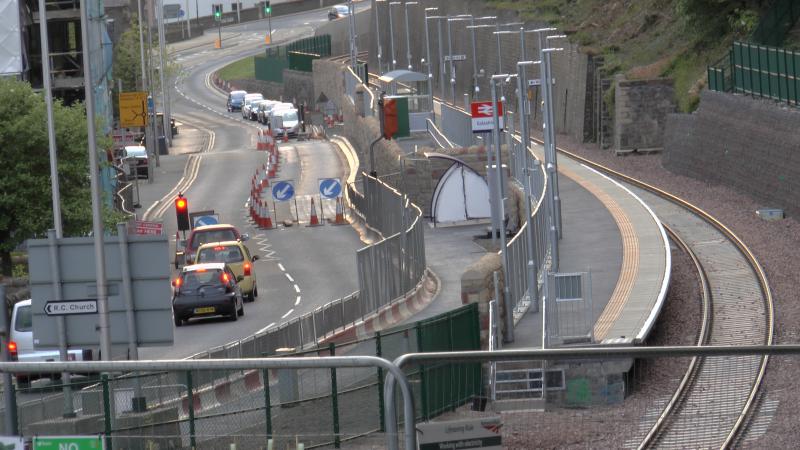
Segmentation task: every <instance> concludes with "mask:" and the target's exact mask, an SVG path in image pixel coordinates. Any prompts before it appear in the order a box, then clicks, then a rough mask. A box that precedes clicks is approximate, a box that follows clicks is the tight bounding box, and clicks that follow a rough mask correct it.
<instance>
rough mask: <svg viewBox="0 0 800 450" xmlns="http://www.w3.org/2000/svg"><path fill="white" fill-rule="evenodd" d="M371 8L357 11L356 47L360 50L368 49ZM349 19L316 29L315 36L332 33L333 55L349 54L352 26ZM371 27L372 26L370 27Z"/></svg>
mask: <svg viewBox="0 0 800 450" xmlns="http://www.w3.org/2000/svg"><path fill="white" fill-rule="evenodd" d="M370 11H371V10H370V9H368V10H366V11H360V12H358V13H356V36H357V37H356V48H357V49H358V51H359V52H361V51H365V50H367V48H368V47H369V42H370V38H371V33H370V32H368V30H367V27H368V26H369V24H370V17H371V14H370ZM349 26H350V25H349V21H348V20H346V19H339V20H333V21H330V22H328V23H326V24H324V25H320V26H319V27H318V28H317V29H316V30H315V31H314V35H315V36H321V35H323V34H330V35H331V55H347V54H349V53H350V28H349ZM370 29H371V28H370Z"/></svg>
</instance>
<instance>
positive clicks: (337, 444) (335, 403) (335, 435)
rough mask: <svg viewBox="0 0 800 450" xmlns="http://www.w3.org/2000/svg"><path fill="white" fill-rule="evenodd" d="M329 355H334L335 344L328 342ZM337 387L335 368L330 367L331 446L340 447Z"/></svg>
mask: <svg viewBox="0 0 800 450" xmlns="http://www.w3.org/2000/svg"><path fill="white" fill-rule="evenodd" d="M328 349H330V353H331V356H336V344H334V343H333V342H331V343H330V344H328ZM338 391H339V389H338V387H337V386H336V368H335V367H331V408H332V409H333V448H342V442H341V441H340V439H339V392H338Z"/></svg>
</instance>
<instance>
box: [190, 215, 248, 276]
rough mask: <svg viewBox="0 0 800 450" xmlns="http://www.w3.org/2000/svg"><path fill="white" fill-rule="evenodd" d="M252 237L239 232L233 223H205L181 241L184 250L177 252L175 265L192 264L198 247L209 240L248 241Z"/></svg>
mask: <svg viewBox="0 0 800 450" xmlns="http://www.w3.org/2000/svg"><path fill="white" fill-rule="evenodd" d="M249 238H250V237H249V236H248V235H247V234H242V233H239V230H237V229H236V227H234V226H233V225H230V224H216V225H205V226H202V227H196V228H194V229H192V232H191V233H189V237H188V238H187V239H186V240H184V241H181V242H180V244H181V246H182V247H183V252H180V251H178V252H176V255H175V267H176V268H177V267H178V266H179V265H180V264H181V263H183V265H187V266H188V265H191V264H193V263H194V256H195V254H196V253H197V248H198V247H200V246H201V245H203V244H207V243H209V242H224V241H243V242H244V241H247V240H248V239H249Z"/></svg>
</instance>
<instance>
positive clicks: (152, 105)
mask: <svg viewBox="0 0 800 450" xmlns="http://www.w3.org/2000/svg"><path fill="white" fill-rule="evenodd" d="M153 108H155V103H154V102H153V97H151V96H148V97H147V112H153Z"/></svg>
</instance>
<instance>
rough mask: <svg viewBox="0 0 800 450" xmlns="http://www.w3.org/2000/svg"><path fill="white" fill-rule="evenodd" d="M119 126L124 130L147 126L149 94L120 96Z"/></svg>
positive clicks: (128, 93) (138, 93) (136, 93)
mask: <svg viewBox="0 0 800 450" xmlns="http://www.w3.org/2000/svg"><path fill="white" fill-rule="evenodd" d="M119 125H120V127H122V128H128V127H143V126H145V125H147V92H121V93H120V94H119Z"/></svg>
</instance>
